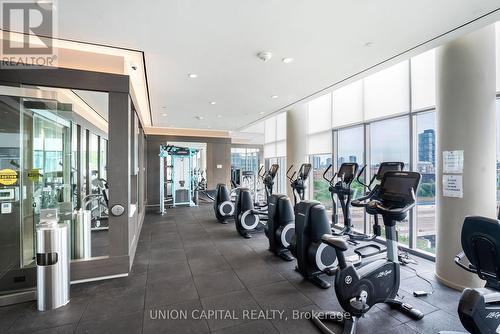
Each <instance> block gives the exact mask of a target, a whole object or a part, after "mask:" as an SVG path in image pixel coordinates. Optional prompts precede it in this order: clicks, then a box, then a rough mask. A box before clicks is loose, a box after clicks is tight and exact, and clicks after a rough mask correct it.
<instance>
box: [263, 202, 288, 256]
mask: <svg viewBox="0 0 500 334" xmlns="http://www.w3.org/2000/svg"><path fill="white" fill-rule="evenodd" d="M267 203H268V211H267V212H268V219H267V224H266V227H265V230H264V231H265V233H266V236H267V238H268V239H269V251H270V252H272V253H274V254H275V255H277V256H279V257H281V258H282V259H283V260H285V261H293V256H292V255H291V254H290V251H289V249H288V246H290V243H291V242H292V238H293V236H294V234H295V216H294V213H293V206H292V202H291V201H290V199H289V198H288V197H287V196H286V195H270V196H269V197H268V200H267Z"/></svg>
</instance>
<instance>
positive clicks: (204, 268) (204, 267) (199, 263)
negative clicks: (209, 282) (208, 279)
mask: <svg viewBox="0 0 500 334" xmlns="http://www.w3.org/2000/svg"><path fill="white" fill-rule="evenodd" d="M188 262H189V266H190V267H191V272H192V273H193V276H196V275H206V274H211V273H214V272H218V271H227V270H230V269H231V267H230V266H229V264H228V263H227V262H226V260H224V258H223V257H222V256H221V255H217V256H212V257H208V258H198V259H192V260H189V261H188Z"/></svg>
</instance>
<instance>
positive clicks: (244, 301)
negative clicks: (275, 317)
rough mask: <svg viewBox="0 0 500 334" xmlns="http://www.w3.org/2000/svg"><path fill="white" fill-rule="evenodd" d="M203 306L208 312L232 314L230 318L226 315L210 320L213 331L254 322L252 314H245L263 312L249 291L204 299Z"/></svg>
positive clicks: (202, 300)
mask: <svg viewBox="0 0 500 334" xmlns="http://www.w3.org/2000/svg"><path fill="white" fill-rule="evenodd" d="M201 304H202V305H203V309H204V310H205V311H207V312H208V311H210V310H212V311H217V310H222V311H229V312H231V313H230V314H228V316H226V315H224V317H222V318H219V319H209V320H208V326H209V327H210V330H211V331H215V330H219V329H222V328H226V327H232V326H236V325H239V324H242V323H247V322H252V320H251V318H250V313H245V312H251V311H254V312H258V311H261V310H262V309H261V307H260V306H259V304H258V303H257V302H256V301H255V299H254V298H253V297H252V296H251V295H250V293H248V291H239V292H232V293H228V294H225V295H219V296H214V297H207V298H202V299H201Z"/></svg>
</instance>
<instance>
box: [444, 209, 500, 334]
mask: <svg viewBox="0 0 500 334" xmlns="http://www.w3.org/2000/svg"><path fill="white" fill-rule="evenodd" d="M461 239H462V249H463V251H462V252H460V253H459V254H458V255H457V256H456V257H455V263H456V264H457V265H458V266H459V267H460V268H462V269H464V270H466V271H468V272H471V273H474V274H477V275H478V276H479V278H481V279H483V280H485V281H486V285H485V287H484V288H480V289H469V288H466V289H464V290H463V292H462V296H461V297H460V302H459V303H458V316H459V318H460V322H461V323H462V325H463V326H464V328H465V329H466V330H468V331H469V332H470V333H481V334H490V333H491V334H493V333H495V334H496V333H498V328H499V326H500V221H499V220H497V219H490V218H485V217H479V216H475V217H466V218H465V220H464V225H463V226H462V233H461ZM464 257H466V258H467V260H469V264H464V263H462V262H463V259H464ZM439 333H440V334H457V333H458V332H446V331H442V332H439Z"/></svg>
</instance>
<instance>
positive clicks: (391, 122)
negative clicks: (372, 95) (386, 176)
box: [370, 117, 410, 245]
mask: <svg viewBox="0 0 500 334" xmlns="http://www.w3.org/2000/svg"><path fill="white" fill-rule="evenodd" d="M370 157H371V160H370V171H371V175H374V174H375V173H377V170H378V167H379V166H380V163H381V162H384V161H401V162H403V163H404V164H405V169H407V170H408V169H409V165H410V126H409V118H408V117H399V118H392V119H388V120H384V121H379V122H374V123H371V124H370ZM397 228H398V231H399V242H400V243H403V244H405V245H409V238H410V229H409V221H408V219H406V220H405V221H404V222H402V223H399V224H398V226H397Z"/></svg>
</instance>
